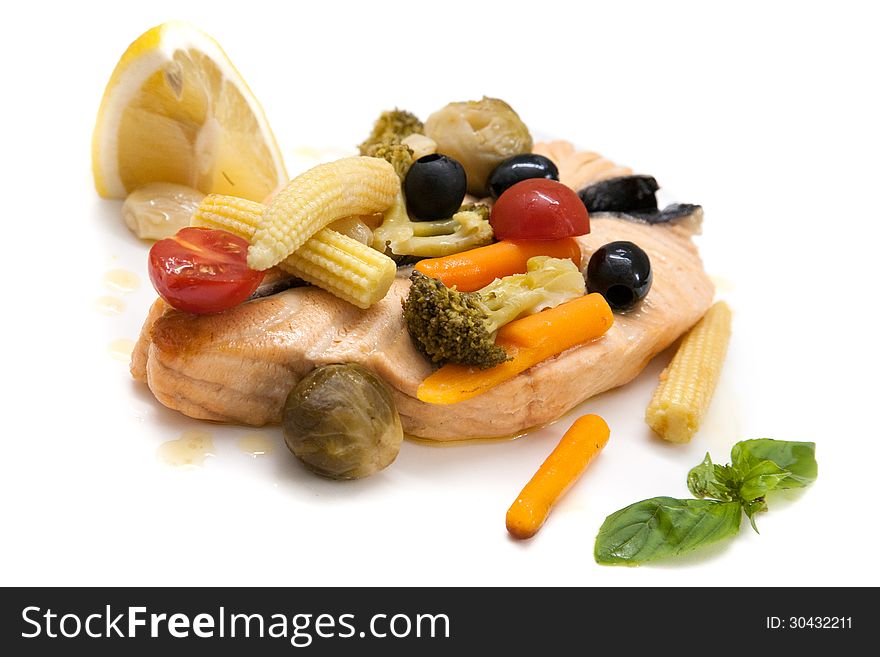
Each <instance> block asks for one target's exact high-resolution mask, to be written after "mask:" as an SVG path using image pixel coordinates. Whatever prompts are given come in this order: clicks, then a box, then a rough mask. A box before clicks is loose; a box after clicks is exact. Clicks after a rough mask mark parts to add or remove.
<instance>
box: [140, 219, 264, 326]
mask: <svg viewBox="0 0 880 657" xmlns="http://www.w3.org/2000/svg"><path fill="white" fill-rule="evenodd" d="M247 250H248V243H247V241H246V240H243V239H242V238H240V237H238V236H237V235H233V234H232V233H227V232H226V231H225V230H212V229H210V228H181V229H180V230H179V231H177V234H176V235H175V236H174V237H169V238H166V239H164V240H159V241H158V242H156V243H155V244H154V245H153V248H151V249H150V259H149V271H150V280H151V281H152V282H153V287H155V288H156V292H158V293H159V296H161V297H162V298H163V299H165V301H167V302H168V303H169V304H170V305H172V306H174V307H175V308H177V309H178V310H183V311H185V312H189V313H199V314H204V313H216V312H220V311H221V310H226V309H227V308H232V307H233V306H236V305H238V304H240V303H242V302H243V301H245V300H246V299H247V298H248V297H250V296H251V295H252V294H253V293H254V290H256V289H257V287H258V286H259V285H260V282H261V281H262V280H263V272H261V271H254V270H253V269H248V266H247Z"/></svg>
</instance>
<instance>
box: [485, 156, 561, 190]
mask: <svg viewBox="0 0 880 657" xmlns="http://www.w3.org/2000/svg"><path fill="white" fill-rule="evenodd" d="M529 178H546V179H547V180H559V169H557V168H556V165H555V164H553V162H552V161H551V160H549V159H548V158H546V157H544V156H543V155H537V154H535V153H522V154H520V155H514V156H513V157H511V158H508V159H506V160H504V162H502V163H501V164H499V165H498V166H497V167H495V170H494V171H493V172H492V173H491V175H490V176H489V183H488V185H489V193H490V194H491V195H492V197H493V198H498V197H499V196H501V194H502V193H503V192H504V191H505V190H506V189H507V188H508V187H512V186H513V185H515V184H516V183H518V182H520V181H523V180H528V179H529Z"/></svg>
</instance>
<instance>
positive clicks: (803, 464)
mask: <svg viewBox="0 0 880 657" xmlns="http://www.w3.org/2000/svg"><path fill="white" fill-rule="evenodd" d="M730 458H731V461H732V462H733V467H734V468H735V469H736V470H737V471H738V472H739V473H740V475H741V476H742V477H743V478H745V477H746V476H747V475H748V473H749V472H750V471H751V470H752V469H753V468H755V467H756V466H758V465H759V464H760V463H761V462H762V461H772V462H773V463H775V464H776V465H778V466H779V468H780V469H782V470H787V471H788V472H789V476H788V477H786V478H785V479H784V480H783V481H780V482H778V483H777V485H776V488H802V487H804V486H807V485H809V484H811V483H813V482H814V481H815V480H816V477H817V476H818V472H819V466H818V465H817V464H816V443H799V442H794V441H788V440H772V439H770V438H759V439H757V440H743V441H742V442H738V443H737V444H736V445H734V446H733V449H732V450H731V451H730Z"/></svg>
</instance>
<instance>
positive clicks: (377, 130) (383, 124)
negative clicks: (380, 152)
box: [358, 109, 425, 155]
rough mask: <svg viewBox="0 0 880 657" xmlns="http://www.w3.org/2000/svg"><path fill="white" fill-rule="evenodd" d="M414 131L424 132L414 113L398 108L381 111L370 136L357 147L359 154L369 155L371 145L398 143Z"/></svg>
mask: <svg viewBox="0 0 880 657" xmlns="http://www.w3.org/2000/svg"><path fill="white" fill-rule="evenodd" d="M415 133H418V134H420V135H423V134H425V126H424V124H423V123H422V122H421V121H419V118H418V117H417V116H416V115H415V114H413V113H412V112H407V111H405V110H399V109H393V110H389V111H387V112H382V114H381V115H380V116H379V118H378V119H376V123H374V124H373V131H372V132H371V133H370V136H369V137H367V139H366V141H364V143H362V144H361V145H360V146H359V147H358V148H360V151H361V155H369V153H368V152H367V151H368V149H369V148H370V147H372V146H375V145H377V144H382V143H398V144H399V143H400V142H401V141H403V140H404V139H406V138H407V137H409V136H410V135H412V134H415Z"/></svg>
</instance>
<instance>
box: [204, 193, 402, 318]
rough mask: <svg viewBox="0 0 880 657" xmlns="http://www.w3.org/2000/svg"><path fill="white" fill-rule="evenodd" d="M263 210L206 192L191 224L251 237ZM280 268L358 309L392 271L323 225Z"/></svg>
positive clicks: (381, 289)
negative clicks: (206, 194)
mask: <svg viewBox="0 0 880 657" xmlns="http://www.w3.org/2000/svg"><path fill="white" fill-rule="evenodd" d="M264 208H265V206H263V205H262V204H260V203H255V202H254V201H248V200H246V199H243V198H237V197H235V196H223V195H221V194H210V195H209V196H206V197H205V198H204V200H203V201H202V203H201V204H200V205H199V208H198V210H197V211H196V213H195V214H194V215H193V217H192V220H191V221H190V225H192V226H201V227H204V228H219V229H221V230H226V231H229V232H230V233H233V234H235V235H238V236H239V237H242V238H244V239H246V240H248V241H250V240H251V239H253V236H254V233H255V232H256V230H257V227H258V226H259V224H260V217H261V216H262V214H263V212H264ZM279 267H280V268H281V269H283V270H284V271H286V272H287V273H289V274H291V275H293V276H296V277H297V278H301V279H303V280H304V281H307V282H309V283H311V284H312V285H316V286H317V287H320V288H322V289H324V290H327V291H328V292H330V293H332V294H334V295H336V296H337V297H339V298H340V299H344V300H345V301H348V302H349V303H351V304H354V305H355V306H357V307H358V308H369V307H370V306H371V305H373V304H374V303H376V302H377V301H379V300H380V299H382V298H383V297H384V296H385V294H386V293H387V292H388V288H389V287H391V283H392V282H393V281H394V276H395V274H396V272H397V268H396V266H395V264H394V261H393V260H392V259H391V258H389V257H388V256H386V255H384V254H382V253H379V252H378V251H376V250H375V249H372V248H370V247H369V246H366V245H364V244H361V243H360V242H358V241H357V240H355V239H352V238H350V237H347V236H346V235H342V234H340V233H337V232H336V231H333V230H330V229H328V228H323V229H321V230H319V231H318V232H317V233H315V234H314V235H313V236H312V237H311V238H309V239H308V240H307V241H306V243H305V244H303V245H302V247H300V248H299V249H298V250H297V251H296V252H294V253H293V254H291V255H290V256H288V257H287V258H286V259H285V260H283V261H282V262H281V263H279Z"/></svg>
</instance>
